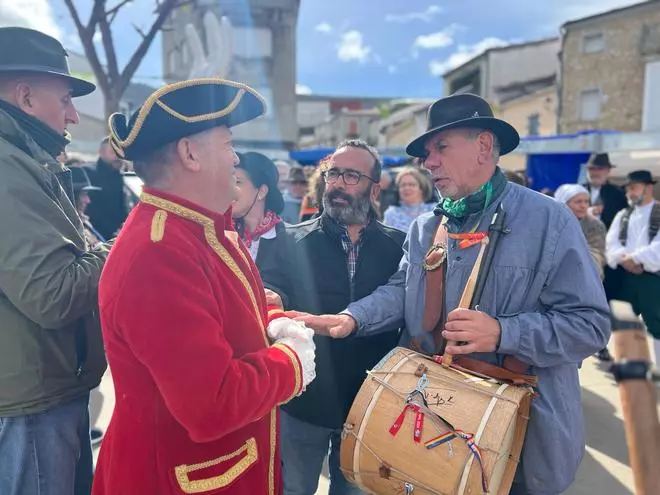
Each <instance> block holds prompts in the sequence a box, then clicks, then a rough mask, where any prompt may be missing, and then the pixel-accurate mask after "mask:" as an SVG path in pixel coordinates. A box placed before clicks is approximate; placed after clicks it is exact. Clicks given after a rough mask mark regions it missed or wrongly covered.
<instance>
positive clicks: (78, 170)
mask: <svg viewBox="0 0 660 495" xmlns="http://www.w3.org/2000/svg"><path fill="white" fill-rule="evenodd" d="M69 170H70V171H71V182H72V183H73V189H74V191H101V190H102V189H101V188H100V187H98V186H93V185H92V183H91V181H90V180H89V175H87V172H86V171H85V169H84V168H83V167H82V166H74V167H69Z"/></svg>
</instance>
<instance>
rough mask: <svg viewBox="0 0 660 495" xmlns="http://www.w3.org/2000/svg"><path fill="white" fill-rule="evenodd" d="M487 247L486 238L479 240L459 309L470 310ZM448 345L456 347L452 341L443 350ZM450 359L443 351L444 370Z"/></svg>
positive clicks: (449, 363)
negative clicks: (475, 257) (478, 246)
mask: <svg viewBox="0 0 660 495" xmlns="http://www.w3.org/2000/svg"><path fill="white" fill-rule="evenodd" d="M487 245H488V237H484V238H483V239H481V248H479V254H478V255H477V259H476V261H475V262H474V266H473V267H472V271H471V272H470V276H469V277H468V279H467V282H466V284H465V289H463V295H461V300H460V301H459V302H458V307H459V308H464V309H470V304H471V303H472V295H473V294H474V289H475V287H476V286H477V277H478V276H479V270H480V268H481V263H482V261H483V258H484V251H485V250H486V246H487ZM450 345H456V342H454V341H453V340H449V341H447V345H446V346H445V349H446V348H447V346H450ZM452 359H453V358H452V355H451V354H448V353H447V351H446V350H445V353H444V355H443V356H442V365H443V366H444V367H445V368H447V367H449V366H451V362H452Z"/></svg>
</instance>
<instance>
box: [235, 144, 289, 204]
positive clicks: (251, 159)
mask: <svg viewBox="0 0 660 495" xmlns="http://www.w3.org/2000/svg"><path fill="white" fill-rule="evenodd" d="M236 154H237V155H238V159H239V163H238V168H242V169H243V170H245V172H246V173H247V174H248V176H249V177H250V181H252V185H253V186H254V187H255V188H257V189H258V188H259V187H261V186H263V185H265V186H268V194H267V195H266V210H270V211H273V212H274V213H275V214H276V215H279V214H280V213H282V211H283V210H284V198H283V197H282V193H281V192H280V190H279V189H278V188H277V184H278V182H279V179H280V173H279V172H278V171H277V167H276V166H275V164H274V163H273V161H272V160H271V159H270V158H268V157H267V156H265V155H262V154H261V153H257V152H255V151H248V152H247V153H236Z"/></svg>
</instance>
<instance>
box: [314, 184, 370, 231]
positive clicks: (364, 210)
mask: <svg viewBox="0 0 660 495" xmlns="http://www.w3.org/2000/svg"><path fill="white" fill-rule="evenodd" d="M334 199H343V200H344V201H346V203H348V204H346V205H338V204H334V203H333V202H332V201H333V200H334ZM323 211H325V212H327V214H328V215H329V216H330V217H331V218H332V219H334V220H335V221H336V222H338V223H341V224H343V225H366V224H367V221H368V220H369V213H370V212H371V187H369V188H368V189H367V190H366V191H364V192H363V193H362V194H360V195H358V196H355V197H354V196H351V195H350V194H346V193H345V192H343V191H341V190H339V189H335V190H333V191H330V192H326V193H325V194H324V195H323Z"/></svg>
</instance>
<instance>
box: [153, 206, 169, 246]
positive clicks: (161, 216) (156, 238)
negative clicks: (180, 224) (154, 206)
mask: <svg viewBox="0 0 660 495" xmlns="http://www.w3.org/2000/svg"><path fill="white" fill-rule="evenodd" d="M166 221H167V212H166V211H165V210H157V211H156V213H154V218H153V219H152V220H151V241H152V242H160V241H162V240H163V236H164V235H165V222H166Z"/></svg>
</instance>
